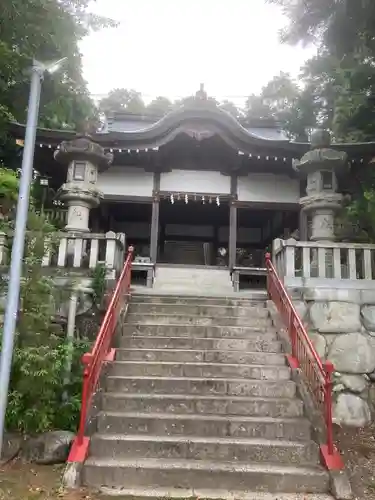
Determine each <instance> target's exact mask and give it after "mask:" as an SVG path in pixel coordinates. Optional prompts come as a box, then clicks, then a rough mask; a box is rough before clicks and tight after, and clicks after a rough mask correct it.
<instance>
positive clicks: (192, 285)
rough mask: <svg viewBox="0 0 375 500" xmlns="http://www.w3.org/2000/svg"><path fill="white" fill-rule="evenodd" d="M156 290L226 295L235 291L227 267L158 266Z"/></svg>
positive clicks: (170, 292)
mask: <svg viewBox="0 0 375 500" xmlns="http://www.w3.org/2000/svg"><path fill="white" fill-rule="evenodd" d="M154 291H155V293H159V294H160V293H169V294H181V293H183V294H186V293H190V294H192V295H197V294H204V295H210V294H219V295H226V294H231V293H233V285H232V281H231V277H230V273H229V270H227V269H217V268H204V267H203V268H202V267H199V268H194V267H176V266H170V267H169V266H157V268H156V274H155V282H154Z"/></svg>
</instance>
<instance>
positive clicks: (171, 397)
mask: <svg viewBox="0 0 375 500" xmlns="http://www.w3.org/2000/svg"><path fill="white" fill-rule="evenodd" d="M267 384H269V382H268V383H267ZM102 398H103V406H102V408H103V411H110V412H112V411H127V412H142V413H173V414H185V415H186V414H202V413H204V414H214V415H224V416H228V415H230V416H236V415H237V416H238V415H244V416H252V417H257V416H262V417H282V418H284V417H285V418H289V417H301V416H302V415H303V404H302V401H300V400H299V399H295V398H292V397H243V396H242V397H241V396H228V395H224V394H223V395H207V394H205V395H200V394H189V395H186V394H153V393H150V392H145V393H134V392H133V393H124V392H118V393H116V392H107V393H104V394H103V396H102Z"/></svg>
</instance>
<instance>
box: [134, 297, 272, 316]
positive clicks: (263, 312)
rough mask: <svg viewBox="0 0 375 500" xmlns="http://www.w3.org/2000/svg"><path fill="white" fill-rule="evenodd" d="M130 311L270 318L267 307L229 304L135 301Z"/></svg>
mask: <svg viewBox="0 0 375 500" xmlns="http://www.w3.org/2000/svg"><path fill="white" fill-rule="evenodd" d="M129 312H131V313H138V314H140V313H142V314H147V315H149V314H161V315H183V316H190V315H192V316H208V317H223V316H228V317H236V318H237V317H241V318H247V319H253V318H268V317H269V312H268V309H266V308H265V307H262V306H261V307H257V306H250V307H243V306H241V307H238V306H227V305H219V306H217V305H207V304H196V303H191V304H163V303H162V302H161V303H147V302H140V303H137V302H134V301H132V302H131V303H130V308H129Z"/></svg>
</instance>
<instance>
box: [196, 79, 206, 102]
mask: <svg viewBox="0 0 375 500" xmlns="http://www.w3.org/2000/svg"><path fill="white" fill-rule="evenodd" d="M195 98H196V99H199V100H201V101H207V99H208V96H207V92H206V91H205V90H204V83H201V84H200V86H199V90H198V92H197V93H196V94H195Z"/></svg>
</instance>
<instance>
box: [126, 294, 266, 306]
mask: <svg viewBox="0 0 375 500" xmlns="http://www.w3.org/2000/svg"><path fill="white" fill-rule="evenodd" d="M143 303H147V304H179V305H183V304H186V305H195V304H200V305H206V306H231V307H257V308H260V307H263V308H265V307H266V302H265V301H264V300H262V299H261V300H257V299H251V298H250V299H247V298H234V297H233V298H230V297H204V296H203V297H200V296H191V295H190V296H189V295H188V296H185V297H183V296H176V295H155V294H152V295H151V294H150V295H147V294H137V293H134V294H133V295H132V299H131V304H143Z"/></svg>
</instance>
